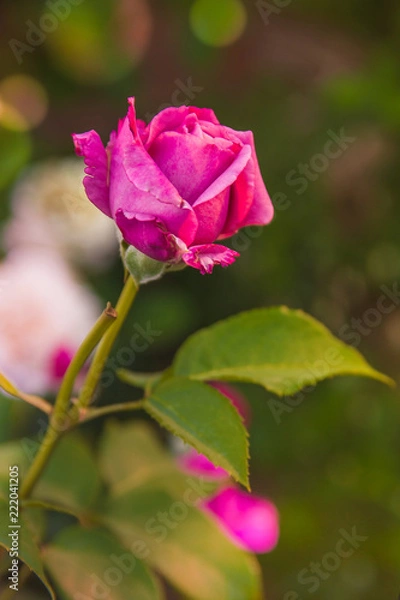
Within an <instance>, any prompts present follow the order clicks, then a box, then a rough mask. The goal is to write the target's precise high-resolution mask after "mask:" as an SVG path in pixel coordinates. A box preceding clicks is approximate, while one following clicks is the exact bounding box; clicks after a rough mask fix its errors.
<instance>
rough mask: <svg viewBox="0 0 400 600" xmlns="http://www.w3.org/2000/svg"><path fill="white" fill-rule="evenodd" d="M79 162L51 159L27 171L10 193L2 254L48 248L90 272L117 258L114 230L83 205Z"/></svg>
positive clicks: (89, 205)
mask: <svg viewBox="0 0 400 600" xmlns="http://www.w3.org/2000/svg"><path fill="white" fill-rule="evenodd" d="M83 177H84V173H83V166H82V161H81V160H80V159H79V158H75V157H74V158H67V159H52V160H47V161H44V162H42V163H38V164H37V165H35V166H33V167H31V168H30V169H29V170H27V171H26V172H25V174H24V175H23V176H22V178H21V179H20V180H19V182H18V183H17V184H16V186H15V188H14V191H13V194H12V204H11V206H12V218H11V221H10V222H9V223H8V225H7V226H6V228H5V232H4V241H5V247H6V249H12V248H16V247H20V246H28V245H38V246H49V247H51V248H53V249H55V250H57V251H59V252H61V253H62V254H63V255H64V256H65V257H66V258H67V259H69V260H72V261H74V262H77V263H80V264H83V265H85V266H89V267H92V268H95V269H103V268H105V267H107V266H108V265H109V264H110V262H111V261H112V259H113V258H114V257H115V256H116V255H117V253H118V242H117V239H116V233H115V225H114V223H113V221H112V220H111V219H109V218H108V217H106V216H105V215H103V213H101V212H100V211H99V210H98V209H97V208H96V207H94V206H93V204H92V203H91V202H89V200H88V198H87V197H86V194H85V190H84V187H83V183H82V180H83Z"/></svg>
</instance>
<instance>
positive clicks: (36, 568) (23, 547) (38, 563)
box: [0, 497, 56, 600]
mask: <svg viewBox="0 0 400 600" xmlns="http://www.w3.org/2000/svg"><path fill="white" fill-rule="evenodd" d="M18 521H19V523H18V524H19V525H20V527H19V528H18V545H19V552H18V557H19V558H20V559H21V561H22V562H24V563H25V564H26V565H27V566H28V567H29V569H30V570H31V571H33V572H34V573H35V574H36V575H37V576H38V577H39V579H41V581H42V583H43V584H44V585H45V586H46V588H47V591H48V592H49V594H50V596H51V598H52V599H53V600H55V599H56V597H55V595H54V592H53V590H52V588H51V585H50V583H49V582H48V580H47V577H46V575H45V572H44V565H43V561H42V557H41V554H40V548H39V541H40V540H39V537H38V533H39V529H40V528H38V522H39V518H38V513H37V512H36V511H32V510H24V511H20V513H19V519H18ZM9 524H10V517H9V507H8V502H7V501H6V500H4V499H3V498H1V497H0V525H1V526H0V546H2V547H3V548H5V549H6V550H7V552H9V551H10V548H11V545H10V542H11V537H9V535H8V534H9V533H10V532H11V531H13V530H12V529H11V528H9V527H8V525H9ZM11 560H12V558H11ZM10 564H11V563H10Z"/></svg>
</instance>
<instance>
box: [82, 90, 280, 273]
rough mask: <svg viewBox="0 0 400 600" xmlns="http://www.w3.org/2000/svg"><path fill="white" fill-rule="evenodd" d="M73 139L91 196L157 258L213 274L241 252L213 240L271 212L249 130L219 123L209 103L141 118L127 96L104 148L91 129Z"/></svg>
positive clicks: (146, 252)
mask: <svg viewBox="0 0 400 600" xmlns="http://www.w3.org/2000/svg"><path fill="white" fill-rule="evenodd" d="M73 139H74V143H75V149H76V152H77V154H78V155H79V156H83V157H84V160H85V164H86V169H85V173H86V177H85V179H84V186H85V189H86V194H87V196H88V198H89V200H91V202H93V204H95V205H96V206H97V207H98V208H99V209H100V210H101V211H102V212H104V213H105V214H106V215H108V216H109V217H110V218H112V219H114V221H115V223H116V224H117V226H118V228H119V229H120V231H121V233H122V236H123V238H124V240H125V242H127V243H128V244H130V245H131V246H133V247H135V248H136V249H137V250H139V251H140V252H141V253H143V254H144V255H146V256H149V257H150V258H152V259H154V260H156V261H160V262H163V263H169V264H176V263H180V262H181V261H183V262H184V263H186V264H187V265H189V266H191V267H194V268H196V269H199V270H200V271H201V273H203V274H204V273H211V272H212V270H213V267H214V265H221V266H223V267H226V266H228V265H230V264H232V263H233V262H234V261H235V259H236V258H237V257H238V256H239V254H238V253H237V252H235V251H234V250H231V249H229V248H227V247H225V246H222V245H220V244H216V243H214V242H215V241H216V240H222V239H224V238H229V237H231V236H232V235H234V234H235V233H236V232H237V231H238V230H239V229H241V228H242V227H246V226H249V225H266V224H267V223H269V222H270V221H271V219H272V217H273V206H272V203H271V200H270V198H269V196H268V193H267V190H266V189H265V186H264V183H263V180H262V176H261V172H260V168H259V166H258V161H257V156H256V151H255V147H254V140H253V134H252V133H251V132H250V131H234V130H233V129H230V128H229V127H225V126H223V125H221V124H220V123H219V121H218V120H217V118H216V116H215V114H214V112H213V111H212V110H210V109H206V108H196V107H192V106H181V107H178V108H174V107H172V108H167V109H165V110H163V111H161V112H160V113H159V114H157V115H156V116H155V117H154V118H153V119H152V120H151V121H150V123H149V124H148V125H146V124H145V123H144V122H143V121H140V120H137V119H136V113H135V106H134V99H133V98H130V99H129V110H128V114H127V116H126V117H125V119H123V120H122V121H120V123H119V127H118V131H117V132H112V134H111V137H110V141H109V143H108V145H107V147H106V148H104V146H103V143H102V141H101V139H100V136H99V135H98V133H96V132H95V131H93V130H92V131H88V132H86V133H82V134H75V135H74V136H73Z"/></svg>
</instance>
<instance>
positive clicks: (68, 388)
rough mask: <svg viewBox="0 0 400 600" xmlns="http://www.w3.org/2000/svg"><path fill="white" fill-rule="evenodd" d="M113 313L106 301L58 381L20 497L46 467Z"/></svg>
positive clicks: (32, 485)
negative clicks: (80, 377)
mask: <svg viewBox="0 0 400 600" xmlns="http://www.w3.org/2000/svg"><path fill="white" fill-rule="evenodd" d="M116 316H117V313H116V312H115V311H114V309H113V308H112V307H111V305H109V304H108V305H107V308H106V310H105V311H104V312H103V314H102V315H101V316H100V318H99V319H98V320H97V322H96V323H95V325H94V326H93V328H92V330H91V331H90V332H89V334H88V335H87V336H86V338H85V339H84V341H83V342H82V344H81V345H80V347H79V349H78V351H77V352H76V354H75V356H74V357H73V359H72V361H71V364H70V365H69V367H68V369H67V371H66V373H65V375H64V378H63V381H62V383H61V387H60V390H59V392H58V395H57V398H56V402H55V405H54V409H53V412H52V414H51V417H50V423H49V427H48V429H47V431H46V434H45V437H44V439H43V441H42V443H41V446H40V448H39V451H38V453H37V455H36V456H35V459H34V461H33V463H32V465H31V467H30V469H29V471H28V473H27V475H26V478H25V479H24V481H23V484H22V486H21V490H20V497H21V498H26V497H27V496H29V494H30V493H31V491H32V489H33V487H34V486H35V484H36V482H37V480H38V479H39V477H40V475H41V474H42V472H43V470H44V468H45V467H46V465H47V463H48V461H49V458H50V456H51V454H52V452H53V450H54V448H55V446H56V444H57V442H58V440H59V438H60V437H61V435H62V434H63V433H64V431H66V430H67V429H68V428H69V426H70V420H69V418H68V407H69V403H70V398H71V394H72V392H73V388H74V383H75V380H76V378H77V376H78V375H79V373H80V371H81V370H82V367H83V366H84V364H85V362H86V361H87V359H88V358H89V356H90V355H91V353H92V352H93V350H94V348H95V347H96V346H97V344H98V343H99V341H100V340H101V339H102V337H103V336H104V334H105V332H106V331H107V329H109V328H110V327H111V326H112V325H113V324H114V322H115V319H116Z"/></svg>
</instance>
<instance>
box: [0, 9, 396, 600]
mask: <svg viewBox="0 0 400 600" xmlns="http://www.w3.org/2000/svg"><path fill="white" fill-rule="evenodd" d="M49 4H51V2H50V3H46V2H40V1H38V0H35V1H33V0H26V1H23V0H2V3H1V8H0V12H1V16H0V21H1V24H2V37H1V40H2V43H1V46H0V64H1V70H2V72H1V80H0V125H1V127H0V148H1V149H0V186H1V191H0V194H1V205H0V216H1V220H2V221H3V222H4V221H6V219H7V218H8V216H9V198H10V191H11V189H12V186H13V184H14V182H15V180H16V179H17V178H18V176H19V175H20V173H21V171H22V169H23V168H24V167H25V166H27V165H28V164H30V163H32V162H35V161H38V160H41V159H46V158H50V157H54V156H56V157H61V156H71V155H72V154H73V149H72V143H71V138H70V133H71V132H73V131H77V132H80V131H87V130H88V129H92V128H94V129H97V130H98V131H99V133H100V134H101V135H102V137H103V139H104V140H106V139H107V137H108V134H109V132H110V131H111V129H113V128H115V125H116V122H117V119H118V118H119V117H122V116H123V115H124V114H125V111H126V98H127V96H130V95H135V96H136V99H137V108H138V114H139V117H141V118H144V119H146V120H148V119H149V118H150V117H151V116H152V115H153V114H154V113H156V112H157V111H158V110H159V109H160V108H161V107H164V106H166V105H173V104H177V103H179V104H182V103H190V104H195V105H199V106H205V107H212V108H213V109H214V110H215V112H216V114H217V116H218V117H219V119H220V121H221V122H223V123H224V124H227V125H229V126H231V127H233V128H235V129H251V130H253V131H254V133H255V138H256V145H257V151H258V156H259V161H260V165H261V169H262V172H263V176H264V180H265V182H266V185H267V188H268V190H269V192H270V195H271V197H272V198H273V201H274V203H275V205H276V217H275V220H274V222H273V223H272V224H271V225H270V226H268V227H267V228H265V229H264V230H263V231H260V230H256V229H255V228H252V229H251V230H250V231H248V232H247V233H242V234H240V236H239V237H236V238H235V239H234V240H232V244H233V246H234V247H235V248H236V249H238V250H239V251H241V255H242V256H241V258H240V260H238V261H237V263H236V264H235V265H234V266H232V267H230V268H229V269H226V270H220V269H216V270H215V272H214V275H213V276H211V277H202V276H201V275H199V273H198V272H197V271H196V272H195V271H194V270H190V269H186V270H185V271H183V272H179V273H175V274H173V275H169V276H168V277H166V278H165V279H163V280H162V282H158V283H156V284H152V285H149V286H148V287H146V288H145V289H143V290H142V291H141V293H140V295H139V299H138V300H137V302H136V305H135V309H134V313H133V315H132V317H131V324H133V323H146V322H147V321H149V320H150V322H151V324H152V326H153V327H154V328H155V329H157V330H159V331H160V332H162V334H161V335H159V336H158V337H157V338H156V341H155V343H154V344H152V345H151V347H150V348H149V350H148V351H147V352H145V353H143V354H141V355H138V356H137V360H136V361H135V364H134V365H133V366H132V367H133V368H134V369H136V370H140V369H158V368H163V367H165V366H166V365H168V363H169V361H170V360H171V357H172V356H173V353H174V351H175V350H176V348H177V347H178V345H179V344H180V343H181V342H182V341H183V340H184V339H185V337H186V336H187V335H188V334H190V333H191V332H193V331H195V330H196V329H198V328H199V327H201V326H204V325H207V324H210V323H213V322H214V321H216V320H217V319H220V318H224V317H226V316H228V315H230V314H233V313H236V312H238V311H241V310H245V309H249V308H253V307H258V306H269V305H276V304H286V305H288V306H291V307H296V308H302V309H303V310H305V311H308V312H309V313H311V314H312V315H314V316H315V317H317V318H318V319H320V320H321V321H322V322H323V323H325V324H326V325H327V326H328V327H329V328H330V329H331V330H332V331H333V332H335V333H336V334H339V332H343V331H346V332H349V331H350V332H351V331H353V329H354V328H357V327H360V325H357V324H356V322H355V321H352V320H353V319H361V327H362V328H363V331H364V333H362V334H360V335H359V338H360V339H359V345H358V347H359V349H360V350H361V351H362V352H363V353H364V354H365V355H366V356H367V358H368V359H369V360H370V361H371V362H372V363H373V365H374V366H375V367H376V368H378V369H380V370H382V371H384V372H385V373H387V374H389V375H391V376H392V377H393V378H394V379H398V368H397V365H398V363H399V359H400V309H398V308H397V309H396V310H393V312H391V313H390V314H386V315H382V318H381V319H380V320H379V323H378V324H377V323H375V324H373V325H368V322H369V317H368V315H370V314H371V313H368V311H369V310H370V309H376V305H377V301H378V298H379V297H380V295H381V294H382V292H381V290H380V288H381V286H382V285H387V286H388V287H389V288H390V289H392V287H393V285H397V284H396V282H400V241H399V223H400V221H399V216H400V205H399V202H398V189H399V185H400V170H399V160H400V144H399V139H400V58H399V56H400V55H399V40H400V36H399V34H400V6H399V4H398V2H397V1H396V0H383V1H381V2H365V0H347V1H346V2H333V1H332V0H293V1H292V2H290V0H285V1H283V0H275V2H274V1H273V0H272V1H271V2H253V1H252V0H251V1H250V0H241V1H239V0H215V1H214V2H212V1H210V0H195V1H192V0H190V1H188V0H168V2H166V1H165V0H82V1H81V2H78V1H77V0H75V2H72V0H71V1H70V2H69V4H68V3H67V4H68V7H69V9H70V11H69V14H68V16H65V15H64V16H63V18H62V19H61V18H59V19H58V21H57V20H56V26H55V27H53V30H52V31H50V32H48V33H45V34H44V39H43V40H41V38H40V37H36V38H35V37H33V38H31V41H32V40H34V41H35V42H36V44H35V45H32V44H31V43H30V42H29V40H27V35H29V33H28V32H29V31H30V30H32V25H31V23H33V24H36V25H37V24H38V23H40V19H42V18H43V15H44V14H46V13H47V14H48V13H49V10H50V9H49ZM53 4H54V5H55V4H56V2H55V0H54V2H53ZM53 14H54V12H53ZM52 22H53V23H54V19H53V21H51V22H50V24H49V23H48V26H49V28H50V29H51V28H52V25H51V23H52ZM32 35H33V34H32ZM36 35H37V34H36ZM15 41H17V43H16V42H15ZM23 44H25V46H24V45H23ZM19 63H20V64H19ZM15 75H19V76H21V75H23V76H28V77H29V79H26V78H22V79H21V78H20V79H18V80H17V84H18V85H17V86H16V87H15V86H14V88H12V89H13V90H14V92H13V93H11V95H10V94H8V95H7V90H9V87H7V82H8V84H9V82H10V80H9V78H10V77H14V76H15ZM11 81H14V83H15V79H13V80H11ZM15 89H17V92H15ZM343 132H345V135H346V136H347V137H348V139H349V140H350V139H351V141H348V142H347V143H346V146H347V147H346V148H345V147H344V146H343V149H342V151H341V152H339V153H338V154H339V156H337V157H335V158H331V157H326V156H325V157H324V156H322V157H321V154H324V152H325V150H324V148H326V143H327V142H328V141H329V139H330V138H331V137H332V135H333V136H334V135H338V136H340V135H342V134H343ZM318 155H319V156H318ZM304 165H306V166H304ZM307 165H308V167H307ZM301 173H302V174H301ZM299 177H302V179H301V181H299ZM82 276H83V277H84V278H86V279H87V280H89V281H90V284H91V285H92V287H93V288H94V289H95V291H96V292H97V293H98V294H99V296H100V297H101V298H103V299H104V300H112V301H115V299H116V297H117V296H118V293H119V289H120V286H121V280H122V271H121V267H120V265H119V263H118V262H115V263H114V264H113V265H112V266H111V267H110V268H109V269H108V270H107V271H106V272H105V273H102V274H101V275H93V274H90V273H85V272H84V271H82ZM343 328H344V329H343ZM125 335H126V336H127V339H129V338H128V336H129V327H127V328H126V333H125ZM122 337H123V336H122ZM348 341H350V340H348ZM122 343H123V342H122ZM242 389H243V391H244V392H245V393H246V394H247V396H248V398H249V400H250V402H251V404H252V409H253V424H252V428H251V450H252V461H251V478H252V484H253V490H254V491H255V492H257V493H260V494H263V495H266V496H269V497H270V498H271V499H272V500H273V501H274V502H275V503H276V505H277V506H278V508H279V511H280V514H281V527H282V535H281V540H280V543H279V545H278V547H277V549H276V550H275V551H274V552H272V553H271V554H269V555H265V556H262V557H261V563H262V567H263V572H264V579H265V587H266V592H267V598H269V599H270V600H295V599H296V598H298V600H300V599H301V600H305V599H307V598H309V597H313V596H315V597H318V598H320V599H321V600H333V599H335V600H337V599H338V598H340V599H341V600H350V599H351V600H361V599H363V600H376V599H377V598H388V599H389V598H392V599H394V598H397V597H398V594H399V593H400V524H399V522H400V481H399V475H400V466H399V458H398V457H399V450H400V441H399V439H400V438H399V435H398V432H399V408H398V399H399V394H398V392H396V391H390V390H389V391H388V390H386V389H385V388H384V387H383V386H382V385H380V384H377V383H374V382H372V381H363V380H361V379H354V380H353V379H347V378H343V379H340V380H334V381H330V382H325V383H323V384H320V385H319V386H318V387H317V389H316V390H315V391H314V392H312V393H309V394H306V395H305V396H304V400H303V401H301V402H297V404H298V405H297V406H296V407H294V408H293V406H292V407H291V406H290V405H289V403H287V402H286V401H284V402H285V404H284V405H281V408H282V406H284V407H286V408H284V409H283V410H282V413H281V415H280V417H279V419H278V418H277V417H276V413H274V410H273V407H274V406H275V407H276V404H275V405H274V404H272V403H271V401H273V396H272V395H270V396H269V395H268V394H267V393H266V392H265V391H263V390H261V389H258V388H255V387H252V386H243V387H242ZM127 390H128V388H126V387H125V386H123V385H122V384H115V385H114V386H113V387H112V388H107V389H106V390H104V394H103V396H102V401H106V400H107V401H120V400H123V399H126V394H127ZM128 394H129V395H130V397H131V396H132V392H130V391H128ZM0 410H1V411H2V415H1V420H0V436H1V438H2V439H3V440H5V439H11V438H13V437H20V436H23V435H27V434H29V433H34V432H36V431H37V429H38V424H37V422H36V421H35V419H33V418H32V415H33V414H34V413H33V411H32V412H31V411H30V410H26V409H24V410H21V408H20V407H19V406H16V405H15V404H12V405H11V404H10V403H8V402H6V401H5V402H4V403H3V404H2V405H1V408H0ZM274 414H275V416H274ZM278 421H279V422H278ZM100 427H101V424H96V425H94V426H93V427H92V429H90V430H89V429H88V433H89V434H90V435H92V436H93V438H94V439H95V437H96V434H97V431H98V429H99V428H100ZM354 527H356V530H357V533H359V534H360V535H363V536H367V539H366V541H364V542H362V543H361V545H360V547H359V548H358V549H357V550H356V551H355V552H354V554H353V556H352V557H350V558H346V559H343V560H342V562H341V564H340V566H339V567H338V568H337V569H334V570H332V572H331V573H328V577H327V578H326V579H325V580H320V584H319V589H318V590H317V591H316V592H314V593H310V591H309V588H310V587H311V586H310V584H309V585H304V584H302V583H301V581H299V579H298V577H299V573H300V572H301V571H302V570H304V569H309V568H310V563H311V562H321V561H322V560H323V558H324V557H325V556H326V555H327V553H330V552H334V551H335V546H336V543H337V542H338V541H339V539H340V537H341V534H340V533H339V530H341V529H346V530H347V531H351V530H352V529H353V528H354ZM182 568H184V565H182ZM292 590H293V594H291V593H290V592H291V591H292ZM295 593H297V594H298V596H296V594H295ZM172 597H173V596H172V595H171V598H172Z"/></svg>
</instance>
